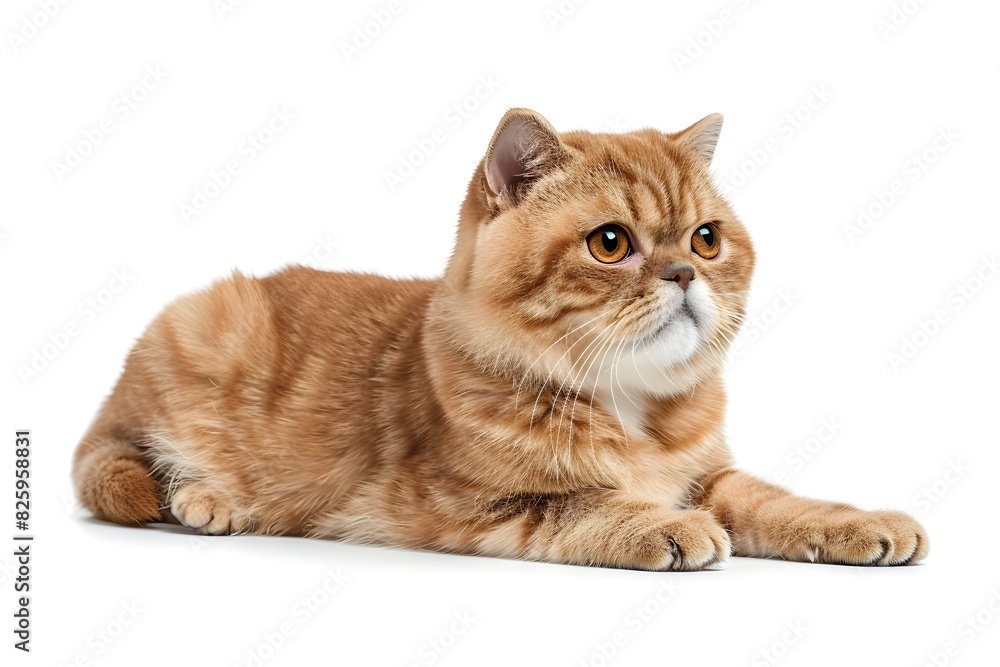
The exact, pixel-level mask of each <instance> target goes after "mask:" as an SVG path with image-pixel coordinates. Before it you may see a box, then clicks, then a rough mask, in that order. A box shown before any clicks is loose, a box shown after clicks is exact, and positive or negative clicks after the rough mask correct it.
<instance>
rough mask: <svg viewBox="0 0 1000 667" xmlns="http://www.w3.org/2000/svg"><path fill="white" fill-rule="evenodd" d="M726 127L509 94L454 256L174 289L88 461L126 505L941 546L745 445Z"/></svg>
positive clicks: (487, 538) (502, 544)
mask: <svg viewBox="0 0 1000 667" xmlns="http://www.w3.org/2000/svg"><path fill="white" fill-rule="evenodd" d="M721 126H722V117H721V116H719V115H712V116H708V117H707V118H704V119H703V120H701V121H699V122H697V123H695V124H694V125H692V126H691V127H689V128H687V129H686V130H684V131H682V132H678V133H675V134H664V133H661V132H658V131H655V130H649V129H647V130H640V131H637V132H630V133H627V134H618V135H610V134H591V133H588V132H570V133H565V134H560V133H558V132H556V131H555V130H554V129H553V128H552V126H551V125H550V124H549V123H548V122H547V121H546V120H545V119H544V118H542V117H541V116H540V115H538V114H537V113H535V112H532V111H529V110H526V109H512V110H511V111H509V112H508V113H507V114H506V115H505V116H504V117H503V119H502V121H501V122H500V125H499V127H498V128H497V130H496V132H495V134H494V136H493V138H492V141H491V142H490V144H489V148H488V149H487V151H486V155H485V157H484V158H483V160H482V162H481V163H480V164H479V166H478V167H477V168H476V171H475V172H474V174H473V177H472V181H471V182H470V184H469V188H468V195H467V197H466V199H465V203H464V204H463V205H462V209H461V216H460V222H459V228H458V237H457V241H456V245H455V250H454V254H453V256H452V258H451V261H450V263H449V264H448V267H447V270H446V271H445V274H444V276H443V277H442V278H441V279H438V280H390V279H387V278H381V277H377V276H371V275H357V274H344V273H330V272H322V271H314V270H309V269H305V268H301V267H292V268H288V269H285V270H283V271H281V272H279V273H276V274H274V275H271V276H269V277H266V278H260V279H255V278H248V277H244V276H242V275H239V274H236V275H234V276H233V277H231V278H229V279H228V280H223V281H220V282H218V283H216V284H215V285H213V286H212V287H211V288H209V289H207V290H205V291H203V292H199V293H196V294H193V295H190V296H186V297H183V298H181V299H179V300H178V301H176V302H175V303H173V304H172V305H170V306H169V307H168V308H167V309H166V310H165V311H164V312H163V313H162V314H161V315H160V316H159V317H158V318H157V319H156V320H155V321H154V322H153V324H152V325H151V326H150V327H149V329H148V331H146V333H145V334H144V335H143V336H142V338H141V339H140V340H139V341H138V343H137V344H136V346H135V348H134V349H133V350H132V352H131V354H130V355H129V357H128V360H127V363H126V365H125V370H124V373H123V374H122V377H121V379H120V380H119V382H118V384H117V386H116V387H115V389H114V392H113V393H112V394H111V396H110V397H109V398H108V400H107V401H106V403H105V404H104V406H103V408H102V409H101V412H100V414H99V415H98V417H97V420H96V421H95V423H94V424H93V426H92V427H91V429H90V431H89V432H88V433H87V435H86V436H85V437H84V438H83V441H82V442H81V443H80V445H79V447H78V448H77V451H76V454H75V458H74V470H73V479H74V483H75V487H76V490H77V493H78V495H79V497H80V500H81V501H82V502H83V504H84V505H85V506H86V507H87V508H89V509H90V510H91V511H92V512H93V513H94V516H96V517H97V518H99V519H106V520H109V521H115V522H118V523H123V524H136V523H142V522H148V521H161V520H176V521H179V522H180V523H182V524H184V525H186V526H189V527H191V528H195V529H197V530H199V531H201V532H203V533H210V534H223V533H258V534H270V535H279V534H281V535H304V536H310V537H325V538H336V539H344V540H351V541H356V542H367V543H375V544H382V545H391V546H399V547H407V548H414V549H432V550H441V551H449V552H457V553H466V554H485V555H493V556H504V557H513V558H525V559H534V560H543V561H551V562H557V563H575V564H583V565H600V566H608V567H624V568H641V569H649V570H692V569H698V568H704V567H706V566H709V565H712V564H713V563H718V562H720V561H723V560H724V559H725V558H726V557H727V556H729V555H730V553H735V554H737V555H743V556H759V557H775V558H786V559H791V560H808V561H821V562H825V563H844V564H852V565H902V564H907V563H916V562H917V561H920V560H921V559H922V558H924V556H925V555H926V554H927V549H928V540H927V535H926V533H925V532H924V530H923V528H922V527H921V526H920V524H918V523H917V522H916V521H914V520H913V519H912V518H910V517H909V516H907V515H905V514H902V513H898V512H889V511H880V512H866V511H862V510H859V509H856V508H854V507H852V506H850V505H845V504H840V503H831V502H825V501H819V500H810V499H806V498H800V497H797V496H794V495H792V494H791V493H789V492H787V491H785V490H784V489H782V488H779V487H777V486H774V485H772V484H768V483H766V482H763V481H761V480H759V479H756V478H754V477H752V476H750V475H748V474H746V473H743V472H740V471H739V470H736V469H735V468H734V467H733V458H732V455H731V454H730V451H729V447H728V446H727V444H726V442H725V440H724V438H723V434H722V423H723V413H724V410H725V400H726V399H725V394H724V390H723V382H722V378H721V371H722V367H723V363H724V355H725V352H726V349H727V346H728V343H729V341H730V340H732V339H733V337H734V336H735V335H736V333H737V330H738V329H739V326H740V321H741V319H742V316H743V314H744V306H745V302H746V295H747V289H748V287H749V283H750V276H751V273H752V271H753V265H754V253H753V249H752V247H751V244H750V239H749V237H748V235H747V232H746V230H745V229H744V227H743V225H742V224H741V223H740V222H739V220H737V218H736V216H735V215H734V214H733V212H732V210H731V209H730V207H729V205H728V204H727V202H726V201H725V200H724V199H723V198H722V197H721V196H720V195H719V193H718V192H717V190H716V189H715V187H714V186H713V184H712V181H711V178H710V175H709V163H710V161H711V158H712V154H713V152H714V150H715V145H716V141H717V140H718V137H719V132H720V129H721Z"/></svg>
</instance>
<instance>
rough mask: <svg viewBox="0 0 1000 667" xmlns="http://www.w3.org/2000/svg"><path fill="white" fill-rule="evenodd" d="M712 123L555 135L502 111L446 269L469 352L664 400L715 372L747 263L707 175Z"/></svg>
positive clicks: (739, 305) (737, 309) (733, 327)
mask: <svg viewBox="0 0 1000 667" xmlns="http://www.w3.org/2000/svg"><path fill="white" fill-rule="evenodd" d="M721 121H722V119H721V117H720V116H709V117H708V118H706V119H704V120H702V121H700V122H699V123H696V124H695V125H693V126H692V127H690V128H688V129H687V130H684V131H683V132H680V133H677V134H674V135H668V134H663V133H661V132H658V131H655V130H640V131H637V132H631V133H627V134H620V135H609V134H591V133H587V132H572V133H565V134H557V133H556V132H555V131H554V130H553V129H552V128H551V126H550V125H549V124H548V123H547V122H546V121H545V120H544V119H543V118H541V117H540V116H538V115H537V114H535V113H534V112H530V111H527V110H512V111H511V112H508V114H507V115H506V116H505V117H504V120H503V121H502V122H501V124H500V127H498V129H497V132H496V134H495V135H494V138H493V141H492V142H491V144H490V149H489V151H488V152H487V155H486V158H485V159H484V160H483V163H482V164H481V166H480V169H479V170H478V171H477V172H476V175H475V176H474V177H473V180H472V183H471V184H470V187H469V198H468V199H467V201H466V203H465V206H464V208H463V212H462V222H461V226H460V232H459V240H458V245H457V247H456V251H455V256H454V257H453V259H452V263H451V265H450V266H449V271H448V274H447V278H448V283H449V284H450V285H451V286H452V289H453V290H454V292H453V294H454V298H455V300H456V305H455V308H456V310H458V309H465V316H463V319H464V321H465V323H466V326H467V327H468V330H469V331H470V332H471V337H470V339H469V340H467V341H465V345H466V347H467V348H470V351H472V352H473V353H474V354H476V355H479V356H481V357H483V358H485V359H489V358H490V356H491V354H492V356H494V363H498V364H500V365H510V366H511V367H512V368H516V369H518V372H531V373H533V374H535V375H537V376H538V377H540V378H546V377H548V379H549V381H550V382H554V383H555V384H556V385H559V384H560V383H562V384H563V386H564V387H565V388H566V389H569V388H570V387H571V386H572V387H585V388H587V389H591V390H593V389H597V390H600V389H604V390H605V391H607V390H609V389H611V387H610V386H609V385H611V384H614V383H617V384H614V386H615V387H617V388H620V389H621V390H622V391H625V392H628V391H631V392H633V393H634V392H645V393H648V394H653V395H668V394H673V393H680V392H683V391H687V390H689V389H690V387H691V386H692V384H693V383H695V382H697V381H698V380H699V379H701V378H703V377H705V376H706V375H709V374H711V373H714V372H715V371H717V370H718V369H719V367H720V366H721V364H722V361H723V354H724V351H725V349H726V348H727V347H728V344H729V341H730V340H732V338H733V336H734V335H735V334H736V332H737V330H738V328H739V324H740V321H741V318H742V315H743V312H744V306H745V301H746V291H747V289H748V286H749V281H750V276H751V273H752V271H753V263H754V255H753V249H752V246H751V244H750V240H749V237H748V235H747V233H746V230H745V229H744V228H743V226H742V224H741V223H740V222H739V221H738V220H737V218H736V216H735V215H734V214H733V212H732V210H731V209H730V208H729V206H728V204H727V203H726V202H725V200H724V199H723V198H722V197H721V196H720V195H719V194H718V192H717V191H716V190H715V188H714V187H713V186H712V184H711V182H710V179H709V172H708V165H709V161H710V160H711V156H712V152H713V151H714V148H715V142H716V140H717V138H718V134H719V129H720V127H721Z"/></svg>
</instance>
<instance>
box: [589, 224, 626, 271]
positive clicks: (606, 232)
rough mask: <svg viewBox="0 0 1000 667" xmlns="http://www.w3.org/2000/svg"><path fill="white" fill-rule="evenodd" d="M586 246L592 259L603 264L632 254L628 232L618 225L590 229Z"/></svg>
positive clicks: (618, 260)
mask: <svg viewBox="0 0 1000 667" xmlns="http://www.w3.org/2000/svg"><path fill="white" fill-rule="evenodd" d="M587 247H588V248H590V254H591V255H593V256H594V259H596V260H597V261H598V262H601V263H603V264H614V263H615V262H620V261H622V260H623V259H625V258H626V257H628V256H629V255H631V254H632V244H631V243H630V242H629V240H628V232H626V231H625V230H624V229H622V228H621V227H619V226H618V225H604V226H603V227H598V228H597V229H595V230H594V231H592V232H591V233H590V236H588V237H587Z"/></svg>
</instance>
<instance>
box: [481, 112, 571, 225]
mask: <svg viewBox="0 0 1000 667" xmlns="http://www.w3.org/2000/svg"><path fill="white" fill-rule="evenodd" d="M568 155H569V153H568V151H567V148H566V146H565V144H563V142H562V140H561V139H559V134H558V133H557V132H556V131H555V129H554V128H553V127H552V126H551V125H550V124H549V122H548V121H547V120H545V119H544V118H543V117H542V116H541V114H538V113H535V112H534V111H532V110H530V109H511V110H510V111H508V112H507V113H506V114H504V117H503V118H502V119H501V120H500V124H499V125H498V126H497V129H496V131H495V132H494V133H493V138H492V139H491V140H490V147H489V148H488V149H487V151H486V159H485V160H484V161H483V170H484V174H483V179H484V183H485V186H486V188H485V189H486V199H487V204H489V206H490V208H492V209H494V210H500V209H502V208H505V207H506V206H512V205H513V206H516V205H517V203H518V201H520V199H521V198H522V197H524V195H525V193H526V192H527V191H528V189H529V188H530V187H531V186H532V184H533V182H534V181H536V180H537V179H539V178H541V177H542V176H544V175H545V174H546V173H547V172H549V171H551V170H552V169H554V168H556V167H558V166H559V165H560V164H562V163H563V162H564V161H565V160H566V159H567V157H568Z"/></svg>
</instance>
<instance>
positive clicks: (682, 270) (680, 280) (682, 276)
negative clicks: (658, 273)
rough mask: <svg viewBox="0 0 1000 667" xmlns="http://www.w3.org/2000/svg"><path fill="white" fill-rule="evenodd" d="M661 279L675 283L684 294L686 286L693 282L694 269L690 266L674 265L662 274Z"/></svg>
mask: <svg viewBox="0 0 1000 667" xmlns="http://www.w3.org/2000/svg"><path fill="white" fill-rule="evenodd" d="M663 279H664V280H670V281H673V282H675V283H677V284H678V285H679V286H680V288H681V289H682V290H684V291H685V292H686V291H687V288H688V285H690V284H691V281H692V280H694V267H693V266H691V265H690V264H674V265H672V266H671V267H670V268H668V269H667V270H666V271H665V272H664V273H663Z"/></svg>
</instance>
